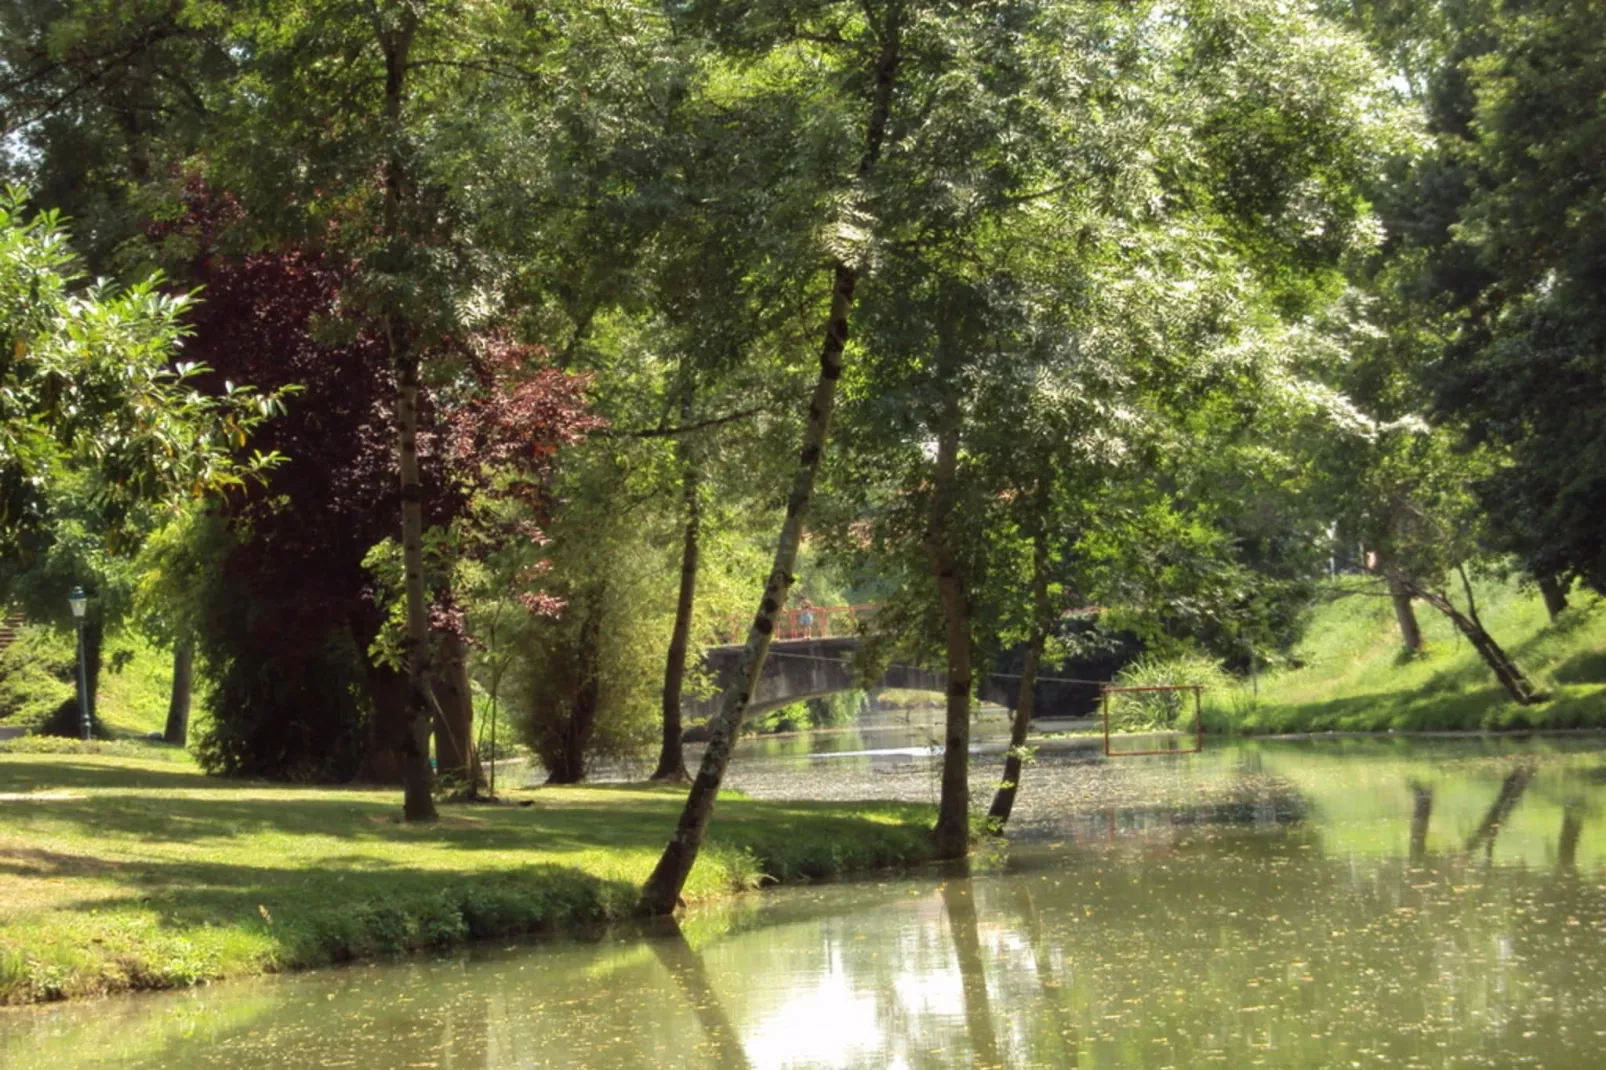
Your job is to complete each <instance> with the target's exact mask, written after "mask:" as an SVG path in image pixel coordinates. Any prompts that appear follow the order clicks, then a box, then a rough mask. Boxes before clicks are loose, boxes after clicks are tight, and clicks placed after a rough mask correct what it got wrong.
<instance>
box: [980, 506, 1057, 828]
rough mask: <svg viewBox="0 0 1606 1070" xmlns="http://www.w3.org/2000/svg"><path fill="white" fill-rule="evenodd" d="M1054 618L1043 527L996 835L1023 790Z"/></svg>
mask: <svg viewBox="0 0 1606 1070" xmlns="http://www.w3.org/2000/svg"><path fill="white" fill-rule="evenodd" d="M1039 499H1041V490H1040V492H1039ZM1040 515H1041V514H1040ZM1050 618H1051V608H1050V605H1049V599H1048V538H1047V537H1046V536H1045V534H1044V533H1043V531H1042V529H1041V528H1040V527H1039V528H1038V530H1036V531H1035V532H1033V534H1032V631H1031V634H1030V635H1029V636H1027V639H1026V663H1025V665H1023V666H1022V668H1021V671H1020V698H1019V699H1017V700H1016V701H1015V716H1014V719H1013V720H1012V721H1011V722H1010V725H1009V753H1008V754H1007V755H1006V756H1005V758H1004V778H1003V780H1001V781H1000V782H999V784H998V790H997V791H996V792H994V793H993V805H992V807H991V808H990V809H989V810H988V811H987V827H988V829H989V831H991V832H993V833H994V834H1000V833H1002V832H1003V831H1004V826H1005V825H1006V824H1008V823H1009V815H1010V812H1011V811H1012V810H1014V808H1015V795H1016V793H1017V792H1019V791H1020V778H1021V775H1022V773H1023V772H1024V770H1025V765H1026V760H1025V758H1023V757H1022V756H1021V748H1022V747H1024V746H1026V734H1027V733H1028V732H1030V731H1031V727H1032V715H1033V714H1034V713H1035V712H1036V709H1037V674H1038V672H1039V670H1040V669H1041V667H1042V664H1043V644H1044V643H1046V642H1047V641H1048V626H1049V621H1050Z"/></svg>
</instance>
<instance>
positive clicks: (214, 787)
mask: <svg viewBox="0 0 1606 1070" xmlns="http://www.w3.org/2000/svg"><path fill="white" fill-rule="evenodd" d="M143 749H144V748H140V747H138V746H137V745H135V744H132V743H121V744H112V745H110V746H109V747H105V748H102V749H101V751H100V752H99V753H72V752H68V753H53V754H51V753H0V1003H27V1002H37V1001H42V1000H51V999H62V998H74V997H82V996H93V995H100V994H105V993H110V992H117V991H124V990H129V989H137V988H167V987H175V986H182V985H191V984H197V983H201V982H204V981H208V980H212V979H217V978H223V977H229V976H238V975H244V974H252V973H261V972H267V971H274V970H283V969H295V968H301V967H308V966H316V965H321V964H326V963H331V962H338V961H343V960H348V959H354V958H364V957H369V956H376V955H384V954H391V953H398V952H407V951H417V950H421V949H428V948H442V947H449V946H453V945H457V944H462V943H465V942H467V941H470V940H475V939H489V938H501V937H508V936H513V935H522V934H530V933H542V932H549V931H555V930H563V929H576V928H583V927H589V926H596V925H602V924H605V923H607V922H610V921H612V920H615V919H620V918H624V917H626V916H628V915H629V914H630V913H631V910H632V907H633V906H634V903H635V897H636V891H637V889H638V888H639V887H640V885H641V882H642V881H643V880H644V879H645V877H646V876H647V874H648V872H649V871H650V870H651V868H652V865H653V863H654V862H655V861H656V860H657V856H658V853H659V852H660V851H661V850H662V848H663V845H664V843H665V842H666V841H667V839H668V837H669V833H670V830H671V828H672V827H673V825H674V821H675V818H676V815H677V814H678V813H679V809H680V803H681V798H682V794H683V792H682V791H681V790H679V789H674V788H662V787H651V788H646V787H625V786H610V787H595V788H593V787H576V788H541V789H539V790H533V791H519V792H514V793H511V795H510V796H509V798H510V799H511V800H512V803H511V804H508V805H500V806H484V805H449V806H446V807H443V816H442V819H441V821H440V822H439V823H438V824H434V825H429V826H422V827H410V826H405V825H402V824H400V823H399V822H398V820H397V818H398V815H399V813H400V809H401V806H400V795H399V793H398V792H394V791H373V790H358V789H344V788H329V787H295V786H285V785H279V784H267V783H260V782H230V781H224V780H218V779H214V778H209V777H206V776H203V775H202V774H201V772H200V771H199V770H198V769H197V768H196V767H195V766H194V765H193V763H191V762H190V761H189V759H188V758H186V757H184V756H182V755H181V754H179V753H177V752H171V751H162V750H158V749H156V748H150V749H149V753H144V754H142V753H140V751H141V750H143ZM163 755H166V756H165V757H164V756H163ZM932 820H933V813H932V811H931V808H930V807H927V806H923V805H917V804H908V803H861V802H795V801H768V802H764V801H756V800H751V799H747V798H744V797H741V796H739V795H736V794H734V793H731V794H727V795H726V796H722V797H721V801H720V804H719V809H718V811H717V812H716V814H715V817H714V823H713V825H712V826H711V828H710V831H709V836H710V843H709V844H708V845H707V847H706V848H705V850H704V851H703V853H702V856H701V858H700V860H699V861H698V864H697V866H696V868H695V869H694V870H693V871H692V874H691V879H690V881H689V883H688V884H687V886H686V891H685V897H686V898H687V899H688V900H697V899H708V898H713V897H717V896H723V895H728V894H731V893H733V892H737V891H741V890H744V889H749V888H753V887H756V886H758V885H759V884H761V883H763V882H765V881H766V880H767V879H774V880H779V881H788V880H798V879H806V878H812V877H825V876H832V875H837V874H843V873H848V872H854V871H869V870H874V869H879V868H885V867H892V866H900V865H907V864H911V863H915V862H919V861H923V860H925V859H926V858H928V857H929V850H930V848H929V843H928V841H929V835H928V831H927V830H928V829H929V828H930V826H931V824H932Z"/></svg>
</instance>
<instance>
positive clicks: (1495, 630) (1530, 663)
mask: <svg viewBox="0 0 1606 1070" xmlns="http://www.w3.org/2000/svg"><path fill="white" fill-rule="evenodd" d="M1474 592H1475V593H1476V595H1477V598H1478V609H1479V613H1480V615H1481V616H1482V618H1483V622H1484V626H1485V627H1486V628H1487V629H1488V631H1489V633H1490V634H1491V635H1492V636H1494V638H1495V641H1496V642H1498V643H1500V644H1501V645H1502V646H1503V647H1505V649H1506V651H1507V652H1508V653H1509V654H1511V655H1512V657H1513V658H1515V659H1516V661H1517V664H1518V665H1520V666H1521V667H1522V669H1523V671H1524V672H1526V673H1527V674H1528V677H1529V679H1531V680H1533V681H1534V683H1535V684H1537V685H1538V686H1539V687H1540V688H1542V689H1543V690H1545V691H1547V692H1549V693H1550V695H1551V698H1550V701H1548V702H1545V703H1542V704H1539V705H1534V706H1527V707H1524V706H1518V705H1517V704H1516V703H1514V702H1512V701H1511V700H1510V698H1509V697H1508V696H1507V695H1506V692H1505V691H1504V690H1503V689H1502V688H1501V687H1500V686H1499V685H1498V684H1497V683H1496V682H1495V679H1494V675H1493V674H1492V673H1491V672H1490V671H1489V668H1488V666H1487V665H1485V664H1484V663H1483V661H1482V660H1481V659H1480V658H1479V657H1478V656H1477V654H1476V653H1475V652H1474V651H1473V650H1472V648H1471V646H1470V645H1469V644H1468V643H1467V642H1466V641H1465V640H1464V639H1462V638H1461V637H1460V635H1459V634H1458V633H1457V632H1456V631H1455V629H1454V626H1453V625H1451V623H1450V622H1449V621H1448V620H1446V619H1445V618H1444V616H1443V615H1442V614H1439V613H1437V612H1435V611H1434V610H1433V608H1432V607H1430V606H1427V605H1424V604H1422V603H1417V604H1416V614H1417V620H1418V621H1420V622H1421V625H1422V632H1423V636H1424V638H1425V639H1426V650H1425V652H1424V654H1423V655H1421V656H1419V657H1414V658H1404V657H1402V656H1401V648H1400V638H1399V627H1398V625H1397V624H1396V623H1395V619H1394V611H1393V607H1392V606H1391V604H1390V602H1389V600H1388V599H1387V598H1386V597H1373V596H1368V595H1363V594H1357V595H1350V596H1348V597H1344V598H1340V599H1338V600H1336V601H1332V602H1329V603H1327V604H1326V605H1323V606H1322V607H1321V608H1319V609H1318V610H1317V611H1316V614H1315V616H1314V618H1313V620H1312V621H1311V626H1310V629H1309V631H1308V632H1307V633H1306V636H1305V639H1304V641H1303V642H1302V643H1301V644H1300V647H1299V649H1298V650H1297V651H1296V655H1297V656H1298V657H1299V658H1300V660H1301V661H1302V662H1303V663H1304V665H1303V667H1302V668H1299V669H1296V670H1292V671H1287V672H1281V673H1277V674H1272V675H1267V676H1263V677H1261V679H1260V681H1259V696H1258V698H1256V697H1255V695H1254V692H1253V690H1252V689H1251V687H1250V686H1249V685H1248V684H1245V685H1244V686H1241V687H1238V688H1234V689H1231V690H1226V691H1217V692H1215V693H1213V694H1212V695H1210V696H1209V697H1208V698H1207V709H1206V718H1207V720H1206V724H1207V725H1208V726H1209V727H1210V728H1211V729H1212V730H1216V731H1229V732H1323V731H1356V732H1371V731H1389V730H1395V731H1428V730H1499V729H1557V728H1585V727H1606V604H1603V603H1602V601H1601V599H1599V598H1598V597H1597V596H1595V595H1592V594H1590V593H1588V592H1586V591H1584V590H1583V589H1582V588H1580V589H1577V590H1575V591H1573V593H1572V595H1571V599H1572V605H1573V608H1571V609H1568V610H1567V611H1565V612H1564V613H1563V614H1562V615H1561V617H1560V619H1558V620H1557V621H1556V622H1555V623H1551V621H1550V618H1549V616H1548V615H1547V614H1546V612H1545V607H1544V603H1543V601H1542V600H1541V599H1540V597H1539V594H1538V593H1537V592H1533V591H1528V592H1524V591H1522V590H1520V589H1519V588H1518V587H1517V586H1516V585H1515V584H1512V583H1498V582H1492V581H1491V582H1484V583H1479V584H1475V585H1474ZM1456 602H1457V604H1460V605H1463V606H1464V604H1465V602H1464V599H1463V598H1461V597H1460V596H1459V592H1457V597H1456Z"/></svg>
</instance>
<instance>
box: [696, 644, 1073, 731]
mask: <svg viewBox="0 0 1606 1070" xmlns="http://www.w3.org/2000/svg"><path fill="white" fill-rule="evenodd" d="M858 645H859V640H858V638H857V637H856V636H841V637H836V638H823V639H789V640H784V641H777V642H773V643H771V644H770V654H769V657H768V658H766V659H765V661H764V671H763V672H762V673H761V674H760V675H759V682H758V687H757V688H756V690H755V692H754V694H753V695H752V697H751V699H750V700H749V703H748V707H747V709H748V714H749V716H756V715H759V714H763V713H768V712H769V711H770V710H775V709H779V708H780V707H782V706H789V705H791V704H792V703H794V702H803V701H805V700H807V699H813V698H824V697H825V696H826V695H834V694H837V693H839V692H842V691H854V690H858V689H859V688H860V687H861V686H862V685H861V683H860V682H859V680H858V679H857V678H856V677H855V676H854V672H853V654H854V651H855V650H857V649H858ZM742 650H743V648H742V647H740V646H719V647H712V648H710V649H708V650H706V651H704V653H703V668H704V670H705V671H706V672H707V673H708V674H709V675H710V676H711V677H712V678H713V683H714V690H713V692H712V693H711V694H709V695H708V696H707V697H705V698H701V699H688V700H687V701H686V702H684V703H683V704H682V709H683V710H684V712H685V714H686V716H687V717H688V718H690V719H701V718H706V717H711V716H713V715H714V714H715V713H717V712H718V711H719V705H720V702H721V701H723V698H724V695H725V692H726V690H727V689H728V688H730V687H732V686H735V685H736V679H737V671H738V669H739V668H740V665H741V658H742ZM977 676H978V681H977V687H976V694H977V697H978V698H979V699H981V701H983V702H986V703H991V704H993V705H998V706H1003V707H1005V708H1007V709H1011V710H1012V709H1014V708H1015V704H1016V703H1017V702H1018V701H1019V699H1020V681H1019V680H1018V679H1014V678H1010V677H1007V676H1002V675H999V674H996V673H978V674H977ZM875 686H878V687H895V688H900V689H903V690H908V691H932V692H935V693H937V694H939V695H941V694H945V693H946V692H947V690H948V684H947V676H946V674H945V673H943V672H940V671H938V670H934V669H924V668H920V667H918V666H914V665H901V664H895V665H892V666H889V667H888V668H887V671H886V672H885V673H884V674H883V675H882V677H881V679H880V680H878V681H876V684H875ZM1097 686H1098V685H1096V684H1080V685H1069V684H1065V683H1056V682H1052V681H1046V682H1043V683H1040V684H1038V687H1037V707H1036V708H1037V710H1038V712H1039V714H1040V715H1042V716H1054V715H1056V714H1059V715H1062V716H1063V715H1071V714H1073V713H1078V712H1086V711H1087V710H1088V709H1090V708H1091V706H1092V699H1093V697H1094V696H1095V695H1096V694H1097Z"/></svg>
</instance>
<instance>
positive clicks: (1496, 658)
mask: <svg viewBox="0 0 1606 1070" xmlns="http://www.w3.org/2000/svg"><path fill="white" fill-rule="evenodd" d="M1402 582H1403V583H1404V584H1405V586H1406V587H1407V588H1408V589H1409V590H1410V591H1411V593H1412V594H1414V595H1415V596H1416V597H1418V598H1420V599H1422V601H1424V602H1426V603H1427V604H1428V605H1430V606H1432V607H1433V608H1434V609H1436V610H1438V611H1439V612H1440V613H1443V614H1444V615H1445V616H1446V617H1448V618H1450V621H1451V623H1453V624H1454V625H1455V626H1456V629H1457V630H1458V631H1460V633H1461V634H1462V635H1464V636H1465V637H1466V640H1467V642H1469V643H1471V644H1472V649H1474V650H1476V651H1477V652H1478V656H1479V657H1481V658H1482V659H1483V661H1484V664H1486V665H1488V666H1489V668H1490V669H1491V670H1493V671H1494V675H1495V679H1497V680H1499V681H1500V686H1501V687H1504V688H1505V689H1506V693H1507V694H1509V695H1510V696H1511V698H1512V701H1514V702H1515V703H1517V705H1519V706H1530V705H1532V704H1533V703H1535V702H1543V701H1544V700H1545V697H1546V696H1545V695H1543V694H1542V693H1540V692H1539V691H1538V690H1537V689H1535V687H1534V685H1533V684H1532V683H1531V682H1530V681H1529V680H1528V677H1526V676H1524V675H1523V672H1522V670H1521V669H1519V668H1518V667H1517V663H1516V662H1514V661H1512V660H1511V657H1510V655H1508V654H1507V653H1506V652H1505V650H1504V649H1502V648H1501V646H1500V644H1499V643H1497V642H1495V641H1494V637H1493V636H1491V635H1490V634H1489V633H1488V632H1486V631H1484V629H1483V624H1482V623H1481V622H1479V621H1478V620H1477V619H1476V618H1475V617H1469V616H1468V615H1467V614H1465V613H1463V612H1461V611H1460V610H1459V609H1457V608H1456V606H1455V603H1454V602H1451V601H1450V599H1449V596H1448V595H1445V594H1444V593H1443V592H1440V591H1434V590H1430V589H1429V588H1427V587H1423V586H1421V585H1420V584H1416V583H1412V582H1411V581H1410V580H1408V579H1404V578H1403V577H1402Z"/></svg>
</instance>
